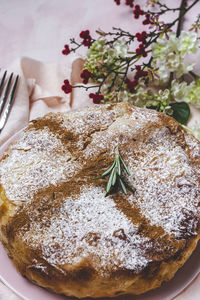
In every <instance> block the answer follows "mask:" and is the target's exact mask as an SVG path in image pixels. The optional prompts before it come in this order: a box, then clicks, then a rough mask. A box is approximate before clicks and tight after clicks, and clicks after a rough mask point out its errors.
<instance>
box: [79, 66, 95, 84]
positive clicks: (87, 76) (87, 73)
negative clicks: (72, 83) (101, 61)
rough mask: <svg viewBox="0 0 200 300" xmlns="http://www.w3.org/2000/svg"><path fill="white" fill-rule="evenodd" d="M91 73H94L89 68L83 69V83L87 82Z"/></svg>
mask: <svg viewBox="0 0 200 300" xmlns="http://www.w3.org/2000/svg"><path fill="white" fill-rule="evenodd" d="M91 75H92V73H91V72H90V71H88V70H87V69H85V70H83V72H82V73H81V78H83V83H85V84H87V83H88V81H89V79H90V77H91Z"/></svg>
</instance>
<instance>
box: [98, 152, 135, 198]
mask: <svg viewBox="0 0 200 300" xmlns="http://www.w3.org/2000/svg"><path fill="white" fill-rule="evenodd" d="M115 154H116V155H115V160H114V162H113V163H112V165H111V166H110V167H109V168H108V169H107V170H106V171H104V172H103V173H102V174H101V176H99V177H95V178H93V180H96V179H104V177H106V176H108V175H109V178H108V181H107V184H106V194H105V196H107V195H108V194H110V192H111V191H112V190H113V188H114V187H116V186H119V187H121V189H122V191H123V193H124V194H125V195H127V189H128V190H130V191H131V192H133V193H134V192H135V190H134V189H133V188H132V187H131V186H130V185H129V184H128V183H127V182H126V181H125V180H124V179H123V178H122V176H121V174H122V168H124V170H125V171H126V173H127V175H129V176H130V171H129V169H128V168H127V166H126V164H125V162H124V160H123V158H122V157H121V155H120V153H119V148H118V147H116V150H115Z"/></svg>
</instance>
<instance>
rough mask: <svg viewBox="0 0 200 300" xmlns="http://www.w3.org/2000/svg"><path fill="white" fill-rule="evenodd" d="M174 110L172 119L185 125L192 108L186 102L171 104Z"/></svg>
mask: <svg viewBox="0 0 200 300" xmlns="http://www.w3.org/2000/svg"><path fill="white" fill-rule="evenodd" d="M171 108H172V109H173V114H172V117H173V118H174V119H176V121H178V122H179V123H181V124H183V125H185V124H187V121H188V119H189V116H190V107H189V105H188V104H187V103H186V102H176V103H172V104H171Z"/></svg>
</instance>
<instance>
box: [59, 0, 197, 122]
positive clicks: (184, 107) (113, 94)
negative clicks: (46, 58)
mask: <svg viewBox="0 0 200 300" xmlns="http://www.w3.org/2000/svg"><path fill="white" fill-rule="evenodd" d="M114 2H115V3H116V4H117V5H118V6H120V5H121V1H120V0H114ZM198 2H199V0H193V1H192V3H191V4H190V5H189V6H187V0H181V4H180V6H178V7H175V8H170V7H168V5H167V4H165V3H162V2H161V1H159V0H149V1H147V9H146V10H145V9H144V8H141V7H140V5H139V4H137V3H136V0H135V1H134V0H125V5H127V6H128V7H129V9H130V8H131V9H132V13H133V18H134V19H136V20H138V22H141V21H142V24H143V25H144V30H143V31H142V32H136V33H132V32H129V31H126V30H123V29H121V28H117V27H113V28H112V31H108V32H105V31H103V30H101V29H99V30H97V31H96V33H97V38H96V39H94V38H92V37H91V35H90V31H89V30H84V31H82V32H81V33H80V35H79V37H80V39H81V41H79V42H77V41H76V40H75V39H74V38H72V39H71V40H70V45H65V46H64V49H63V51H62V53H63V54H64V55H68V54H70V53H71V52H76V51H77V50H78V49H79V48H80V47H86V48H87V53H86V58H85V63H84V69H83V71H82V73H81V74H80V76H81V78H82V80H83V84H78V85H74V86H72V85H71V84H70V82H69V80H67V79H66V80H64V84H63V86H62V89H63V91H64V92H65V93H71V92H72V89H73V88H84V89H85V90H86V91H88V90H90V89H94V90H96V92H93V93H90V94H89V98H91V99H92V100H93V102H94V103H95V104H100V103H110V102H120V101H129V102H130V103H132V104H134V105H137V106H143V107H147V108H151V109H156V110H158V111H161V112H164V113H166V114H168V115H171V116H173V117H175V118H176V119H177V120H179V121H180V122H181V123H186V122H187V120H188V117H189V106H188V103H193V104H195V105H198V103H199V102H200V100H195V99H199V98H200V97H197V95H198V93H200V87H199V85H197V82H198V80H199V76H197V75H196V74H195V80H194V81H193V82H192V83H191V84H187V83H186V82H184V81H183V75H185V74H190V75H191V74H193V75H192V76H193V77H194V72H193V67H194V63H190V64H189V63H186V62H185V57H186V56H187V55H189V54H190V53H195V52H196V51H197V50H199V46H200V43H199V38H198V30H199V29H200V24H199V23H200V22H199V20H200V17H199V16H197V20H196V22H195V23H194V24H192V27H191V28H190V31H189V32H185V31H182V30H181V28H182V22H183V18H184V16H185V14H186V13H188V12H189V11H190V9H191V8H192V7H194V6H195V5H196V4H197V3H198ZM169 12H170V13H171V12H173V13H176V15H175V18H174V20H172V21H171V22H169V23H165V22H163V21H162V19H161V16H163V15H166V14H168V13H169ZM177 12H178V16H177ZM175 25H176V26H177V29H176V31H175V32H174V31H173V30H172V29H173V27H174V26H175ZM133 43H134V44H133ZM137 43H138V44H137ZM135 44H136V45H137V46H135ZM191 72H193V73H191ZM183 86H184V89H185V91H186V92H185V93H184V95H183V92H182V93H181V90H182V88H183ZM198 101H199V102H198ZM199 105H200V104H199ZM178 110H179V111H178ZM180 114H181V116H180ZM177 115H178V117H177Z"/></svg>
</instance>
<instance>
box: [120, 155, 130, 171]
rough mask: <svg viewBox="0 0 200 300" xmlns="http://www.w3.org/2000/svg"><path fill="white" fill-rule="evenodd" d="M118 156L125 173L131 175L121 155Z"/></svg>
mask: <svg viewBox="0 0 200 300" xmlns="http://www.w3.org/2000/svg"><path fill="white" fill-rule="evenodd" d="M119 158H120V161H121V162H122V165H123V167H124V169H125V170H126V173H127V174H128V175H129V176H130V175H131V174H130V171H129V169H128V168H127V166H126V164H125V162H124V160H123V158H122V157H121V155H120V156H119Z"/></svg>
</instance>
